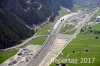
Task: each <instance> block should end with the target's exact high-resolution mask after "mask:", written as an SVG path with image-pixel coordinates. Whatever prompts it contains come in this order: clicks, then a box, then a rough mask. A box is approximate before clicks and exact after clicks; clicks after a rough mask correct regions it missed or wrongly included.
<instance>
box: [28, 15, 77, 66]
mask: <svg viewBox="0 0 100 66" xmlns="http://www.w3.org/2000/svg"><path fill="white" fill-rule="evenodd" d="M77 14H78V13H72V14H69V15H65V16H63V17H62V18H60V19H59V20H58V21H57V23H56V24H55V26H54V28H53V29H52V31H51V33H50V36H49V38H48V40H47V43H46V44H45V45H44V46H43V48H42V49H41V50H40V52H39V53H38V54H37V55H36V56H35V57H33V58H32V59H31V61H30V62H29V63H28V65H27V66H40V64H41V63H42V61H43V60H44V59H45V57H46V55H47V54H48V52H49V51H50V50H51V49H52V47H53V45H54V41H55V39H56V38H57V35H58V33H59V31H60V29H61V27H62V26H63V24H64V22H65V20H67V19H68V18H69V17H72V16H75V15H77Z"/></svg>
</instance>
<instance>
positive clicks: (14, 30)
mask: <svg viewBox="0 0 100 66" xmlns="http://www.w3.org/2000/svg"><path fill="white" fill-rule="evenodd" d="M33 34H34V31H33V30H31V29H29V28H27V27H26V26H25V24H24V22H23V21H22V20H21V19H19V18H18V17H16V16H15V15H13V14H11V13H9V12H7V11H4V10H2V9H0V49H4V48H8V47H11V46H14V45H16V44H19V43H21V40H23V39H26V38H28V37H31V36H32V35H33Z"/></svg>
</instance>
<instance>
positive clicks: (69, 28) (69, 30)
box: [60, 25, 76, 34]
mask: <svg viewBox="0 0 100 66" xmlns="http://www.w3.org/2000/svg"><path fill="white" fill-rule="evenodd" d="M74 27H75V26H74V25H67V26H65V27H63V28H62V29H61V31H60V32H61V33H64V34H73V33H74V32H75V31H76V30H75V29H74Z"/></svg>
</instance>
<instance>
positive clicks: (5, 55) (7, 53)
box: [0, 49, 18, 64]
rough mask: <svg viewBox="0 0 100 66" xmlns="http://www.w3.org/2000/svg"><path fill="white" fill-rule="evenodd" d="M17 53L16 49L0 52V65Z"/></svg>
mask: <svg viewBox="0 0 100 66" xmlns="http://www.w3.org/2000/svg"><path fill="white" fill-rule="evenodd" d="M17 52H18V49H12V50H6V51H4V52H0V64H1V63H3V62H4V61H5V60H7V59H9V58H10V57H12V56H14V55H15V54H16V53H17Z"/></svg>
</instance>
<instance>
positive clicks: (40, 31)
mask: <svg viewBox="0 0 100 66" xmlns="http://www.w3.org/2000/svg"><path fill="white" fill-rule="evenodd" d="M52 26H53V24H52V23H48V24H45V25H43V26H41V27H39V28H38V29H37V32H36V35H46V34H49V31H50V29H52Z"/></svg>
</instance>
